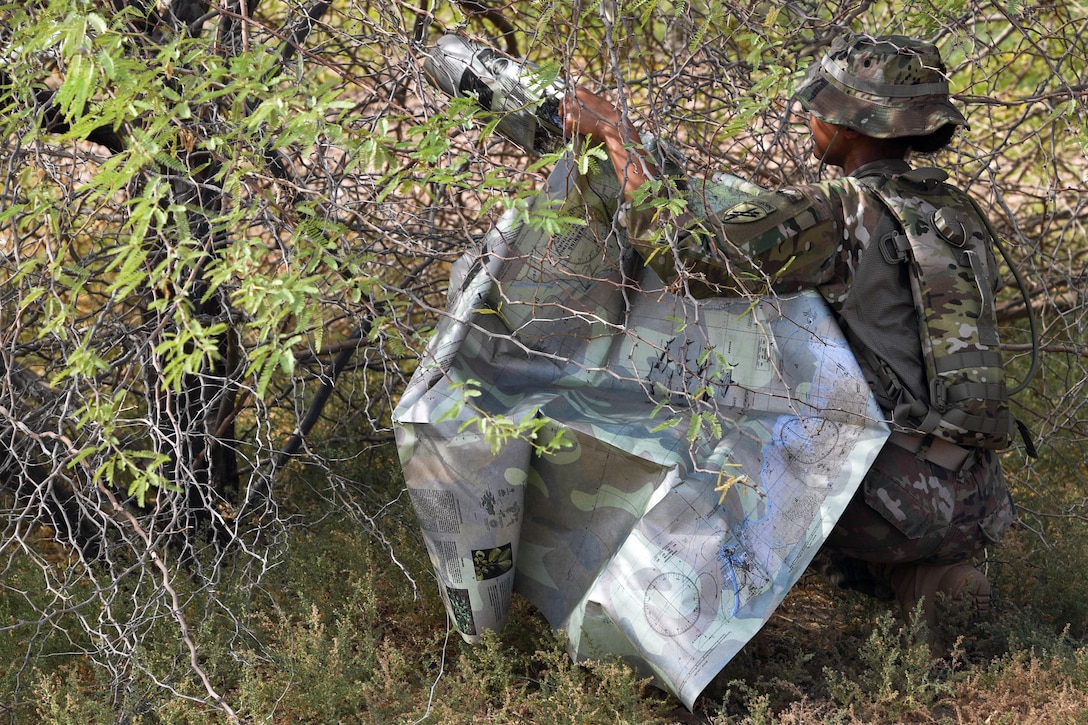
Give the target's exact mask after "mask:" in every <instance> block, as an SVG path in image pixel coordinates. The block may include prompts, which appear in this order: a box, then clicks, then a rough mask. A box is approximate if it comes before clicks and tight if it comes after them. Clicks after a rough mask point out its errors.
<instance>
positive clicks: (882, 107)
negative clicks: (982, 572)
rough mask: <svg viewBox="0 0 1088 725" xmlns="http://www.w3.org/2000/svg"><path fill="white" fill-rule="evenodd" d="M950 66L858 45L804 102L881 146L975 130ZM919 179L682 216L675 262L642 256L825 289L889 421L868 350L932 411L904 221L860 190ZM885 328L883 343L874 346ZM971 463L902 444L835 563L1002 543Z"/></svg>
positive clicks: (985, 462) (1003, 495)
mask: <svg viewBox="0 0 1088 725" xmlns="http://www.w3.org/2000/svg"><path fill="white" fill-rule="evenodd" d="M941 67H942V66H941V65H940V58H939V55H937V51H936V49H935V48H934V47H933V46H932V45H929V44H924V43H919V42H918V41H914V40H910V39H907V38H900V37H887V38H879V39H873V38H870V37H867V36H851V37H849V38H846V39H842V40H840V41H838V42H836V43H835V44H834V45H833V46H832V47H831V49H830V50H829V51H828V53H827V54H826V56H825V57H824V58H823V59H822V61H821V62H819V63H817V64H816V65H815V66H814V67H813V69H812V70H810V72H809V74H808V77H807V78H806V80H805V81H804V83H803V84H802V86H801V87H800V89H799V92H798V97H799V100H800V101H801V103H802V105H803V106H804V107H805V108H806V110H808V111H809V112H810V113H812V114H814V115H816V116H817V117H819V118H821V119H822V120H824V121H826V122H828V123H832V124H835V125H839V126H847V127H850V128H853V129H855V130H858V131H860V132H862V133H864V134H866V135H868V136H871V137H874V138H881V137H884V138H887V137H906V136H924V135H927V134H930V133H932V132H934V131H936V130H937V129H939V128H940V127H942V126H944V125H946V124H955V125H966V121H965V120H964V119H963V116H962V115H960V113H959V112H958V111H956V109H955V108H954V107H953V106H952V105H951V104H950V103H949V100H948V88H947V84H946V83H945V81H944V78H943V76H942V75H941ZM909 170H910V166H909V165H908V164H907V163H906V162H905V161H902V160H899V159H890V160H885V161H879V162H876V163H871V164H868V165H866V166H863V167H861V168H859V169H856V170H855V171H853V173H852V174H851V176H849V177H846V178H843V179H838V180H834V181H825V182H820V183H815V184H810V185H805V186H797V187H789V188H785V189H781V190H778V191H768V192H766V193H764V194H762V195H760V196H757V197H756V198H754V199H752V200H751V201H748V202H742V203H741V204H738V205H736V206H734V207H733V208H731V209H728V210H726V211H725V212H724V213H722V214H720V215H718V216H717V217H715V218H693V217H690V216H689V217H686V218H681V219H678V220H677V222H678V224H676V225H674V226H673V227H672V228H673V229H679V230H680V233H679V234H678V235H677V237H678V238H676V239H673V240H672V245H671V249H673V250H675V251H676V253H675V254H669V253H667V251H666V252H665V253H662V251H664V250H663V249H661V248H659V249H658V251H657V253H656V254H647V253H646V250H643V251H644V256H646V257H647V258H648V259H649V260H650V261H649V263H650V264H651V266H654V267H655V268H656V269H657V270H658V272H659V273H661V274H662V275H663V276H664V277H665V278H666V279H674V278H675V277H676V276H677V275H676V274H675V271H674V269H675V266H677V265H682V266H683V267H684V268H685V269H686V271H687V273H688V274H687V275H685V278H686V279H688V280H689V282H688V284H689V286H691V287H692V288H693V289H696V288H700V289H701V288H703V287H704V286H705V288H706V289H707V290H709V291H710V292H709V293H712V294H718V295H721V294H736V293H742V292H754V293H765V292H766V291H768V290H771V291H774V292H777V293H788V292H794V291H798V290H801V289H806V288H816V289H818V290H819V291H820V292H821V293H822V294H823V296H824V297H825V298H826V299H827V301H828V302H829V304H830V305H831V307H832V309H833V310H834V311H835V313H836V314H837V316H838V318H839V322H840V325H841V326H842V327H843V328H844V330H845V331H846V333H847V335H848V337H849V339H850V340H851V343H852V346H853V347H854V349H855V353H857V357H858V358H859V363H861V365H862V368H863V369H864V370H865V372H866V375H867V377H868V378H869V382H870V385H871V387H872V388H873V390H874V393H875V394H876V396H877V398H878V401H879V402H880V403H881V405H882V407H883V408H884V409H885V411H886V412H887V413H888V417H889V421H890V420H891V410H892V409H893V408H894V407H895V403H896V401H894V400H891V399H889V397H888V393H887V392H886V391H885V389H884V386H883V385H882V384H881V383H880V382H879V375H878V374H877V372H876V371H875V370H873V369H872V364H871V363H870V362H869V359H870V358H871V356H870V355H869V354H868V353H866V349H868V350H869V351H870V352H871V353H873V354H875V356H876V357H877V358H879V359H882V360H886V361H891V362H893V363H894V364H893V365H892V367H893V368H894V369H895V370H897V371H900V373H901V374H900V376H899V377H900V378H901V380H900V382H901V383H902V385H903V386H904V387H906V388H908V389H910V391H911V392H912V393H913V394H914V396H915V397H916V398H919V399H921V400H924V401H927V402H928V399H929V393H928V386H927V384H926V381H925V372H924V364H923V360H922V351H921V345H920V342H919V334H918V313H917V311H916V308H915V304H914V300H913V296H912V293H911V290H910V282H909V278H908V274H909V272H908V270H907V267H906V265H905V264H894V265H893V264H888V263H887V262H886V261H885V260H884V258H883V256H882V255H881V251H880V249H879V245H878V242H879V241H880V240H881V239H882V238H883V237H885V236H886V235H887V234H888V233H889V232H891V231H893V230H894V229H896V228H897V227H898V222H897V221H896V220H895V218H894V217H893V216H892V215H891V213H890V212H889V211H888V210H887V208H886V207H885V206H884V205H883V203H882V202H881V201H880V198H879V197H878V196H877V195H876V194H875V193H874V192H873V191H871V190H870V189H869V188H867V187H866V186H865V185H864V184H863V183H862V182H861V181H859V180H860V179H863V178H865V177H866V176H869V175H893V176H894V175H899V174H903V173H905V172H907V171H909ZM633 224H636V225H637V222H636V221H635V220H633ZM632 231H633V232H634V233H633V234H632V236H633V237H635V238H644V237H643V236H642V235H640V234H639V233H638V230H632ZM991 257H992V255H991ZM989 268H990V269H995V266H993V265H992V263H991V266H990V267H989ZM704 291H705V290H704ZM874 315H879V319H874ZM873 329H878V330H881V331H882V334H876V335H873V334H868V335H864V334H861V331H863V330H873ZM906 440H907V441H908V442H909V441H910V440H914V439H912V438H911V437H909V436H908V437H907V439H906ZM914 449H917V446H914ZM970 453H973V455H970V456H969V458H968V460H967V462H966V463H965V464H964V465H963V466H962V467H961V470H950V468H947V467H945V466H942V465H939V464H938V463H935V462H932V461H931V460H924V459H923V458H920V457H919V456H917V455H916V454H915V453H914V452H913V450H908V448H907V447H904V446H903V445H895V444H892V443H889V444H888V445H885V447H884V448H883V449H882V451H881V453H880V454H879V456H878V457H877V459H876V461H875V463H874V464H873V466H872V468H871V470H870V472H869V474H868V475H867V477H866V479H865V480H864V482H863V484H862V487H861V489H860V490H859V492H858V494H857V495H856V496H855V498H854V499H853V501H852V502H851V504H850V506H849V507H848V508H847V510H846V511H845V513H844V514H843V516H842V518H841V519H840V521H839V523H838V525H837V526H836V528H835V529H834V531H833V532H832V534H831V536H830V538H829V539H828V542H827V545H826V547H825V549H826V552H827V553H829V554H835V555H837V556H838V557H841V556H846V557H849V558H851V559H854V560H862V561H865V562H874V563H883V564H894V563H905V562H920V563H933V564H937V563H953V562H959V561H963V560H965V559H968V558H970V557H972V556H974V555H975V554H977V553H979V552H980V551H981V550H982V549H983V547H985V546H986V545H988V544H991V543H994V542H996V541H997V540H998V537H999V536H1000V535H1001V534H1002V532H1004V531H1005V529H1007V528H1008V527H1009V525H1010V524H1011V523H1012V521H1013V520H1014V516H1015V514H1014V509H1013V505H1012V501H1011V498H1010V496H1009V493H1008V490H1007V488H1006V485H1005V480H1004V477H1003V475H1002V470H1001V464H1000V461H999V459H998V457H997V455H996V454H995V453H994V452H993V451H991V450H983V449H977V450H973V451H971V452H970ZM861 568H862V569H866V568H868V569H871V568H872V567H861ZM870 584H871V582H870ZM863 586H868V585H863Z"/></svg>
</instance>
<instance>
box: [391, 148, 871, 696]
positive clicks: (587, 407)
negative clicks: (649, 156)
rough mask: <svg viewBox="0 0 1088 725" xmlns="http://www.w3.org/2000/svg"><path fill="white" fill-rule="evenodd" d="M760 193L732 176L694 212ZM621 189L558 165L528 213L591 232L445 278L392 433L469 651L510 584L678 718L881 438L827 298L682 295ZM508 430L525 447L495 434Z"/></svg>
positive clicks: (518, 230)
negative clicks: (442, 302) (632, 222)
mask: <svg viewBox="0 0 1088 725" xmlns="http://www.w3.org/2000/svg"><path fill="white" fill-rule="evenodd" d="M693 183H694V182H693ZM700 183H702V182H700ZM755 191H758V190H757V189H756V188H755V187H751V186H750V185H746V184H745V183H743V182H741V181H739V180H737V179H735V178H732V177H725V176H722V177H719V178H718V179H716V180H715V181H714V182H708V183H706V184H705V185H702V186H700V187H699V189H698V193H694V194H692V199H691V201H690V203H691V204H692V206H693V207H698V206H699V205H700V204H703V205H705V206H706V207H711V208H713V209H715V210H721V209H726V208H728V207H730V206H732V205H733V204H736V203H738V202H739V201H740V200H743V199H744V198H745V197H746V196H747V195H748V194H751V193H754V192H755ZM617 194H618V188H617V184H616V182H615V175H614V172H612V170H611V168H609V167H604V168H602V169H600V170H599V171H598V172H596V173H595V174H593V175H591V176H590V177H589V178H584V177H578V176H577V175H576V174H575V173H574V171H573V169H572V168H571V166H570V165H569V164H560V165H558V166H557V167H556V169H555V170H554V171H553V173H552V174H551V177H550V178H549V182H548V186H547V188H546V189H545V190H544V191H543V192H542V193H541V194H540V196H539V197H538V198H537V199H536V200H535V202H534V203H535V204H548V203H559V204H562V205H563V206H562V209H561V213H562V214H564V215H566V216H574V215H577V216H581V217H583V218H585V219H587V222H588V223H587V225H586V226H584V227H576V228H574V229H573V230H571V231H568V232H565V233H563V234H560V235H554V236H553V235H548V234H544V233H542V232H540V231H538V230H535V229H533V228H531V227H530V226H527V225H525V224H522V223H519V222H518V221H517V219H518V218H519V217H518V216H516V215H515V214H513V213H511V214H510V215H508V216H506V217H504V218H503V219H502V220H501V221H500V223H499V224H498V225H497V226H496V228H495V229H494V230H493V231H492V232H491V233H490V234H489V235H488V237H487V238H486V240H485V245H484V249H483V250H481V251H480V252H478V253H473V254H469V255H466V256H465V257H464V258H462V259H461V260H460V261H459V262H458V263H457V264H456V265H455V267H454V271H453V275H452V277H451V284H450V296H449V301H448V308H447V313H446V315H445V316H443V317H442V318H441V320H440V322H439V324H438V325H437V332H436V334H435V336H434V338H433V339H432V341H431V343H430V345H429V347H428V349H427V351H426V354H425V356H424V359H423V360H422V361H421V364H420V367H419V369H418V371H417V372H416V374H415V376H414V378H413V380H412V382H411V384H410V385H409V387H408V389H407V391H406V392H405V394H404V396H403V398H402V399H401V401H400V403H399V405H398V407H397V409H396V411H395V427H396V432H397V441H398V447H399V453H400V458H401V463H402V465H403V469H404V475H405V479H406V483H407V487H408V490H409V494H410V496H411V499H412V503H413V505H414V507H415V510H416V513H417V518H418V520H419V525H420V528H421V529H422V532H423V535H424V539H425V542H426V545H427V549H428V553H429V555H430V557H431V560H432V562H433V564H434V568H435V574H436V576H437V578H438V582H439V588H440V591H441V594H442V597H443V601H444V602H445V604H446V607H447V609H448V611H449V613H450V616H451V618H452V619H453V621H454V623H455V624H456V627H457V629H458V630H459V631H460V632H461V634H462V636H463V637H464V638H465V639H466V640H468V641H470V642H472V641H477V640H478V638H479V637H480V635H481V634H482V632H484V631H485V630H487V629H494V630H498V629H500V628H501V627H502V626H503V625H504V623H505V621H506V619H507V616H508V611H509V607H510V601H511V597H512V594H513V592H515V591H517V592H519V593H521V594H523V595H524V596H525V597H527V598H528V600H529V601H530V602H532V603H533V604H534V605H535V606H536V607H537V608H538V609H539V610H540V611H541V612H542V613H543V615H544V616H545V617H546V618H547V619H548V621H549V622H550V623H551V625H552V626H553V627H555V628H556V629H559V630H563V631H564V632H565V633H566V635H567V637H568V649H569V651H570V653H571V655H572V656H573V657H574V658H575V659H576V660H582V659H590V658H604V657H618V658H621V659H623V660H624V661H626V662H628V663H629V664H631V665H632V666H634V667H636V668H637V669H638V670H640V671H641V672H643V673H644V674H646V675H649V676H653V677H654V678H655V681H656V683H657V684H658V685H660V686H661V687H663V688H665V689H667V690H669V691H670V692H672V693H674V694H675V695H676V696H677V697H678V698H679V699H680V700H681V701H682V702H684V704H685V705H687V706H688V707H689V708H690V707H692V705H693V703H694V701H695V699H696V697H698V695H699V693H700V692H702V690H703V689H704V688H705V687H706V685H707V684H708V683H709V682H710V680H711V679H712V678H713V677H714V676H715V675H716V674H717V673H718V672H719V671H720V670H721V669H722V668H723V667H724V666H725V665H726V663H728V662H729V660H730V659H731V658H732V657H733V656H734V655H736V653H737V652H738V651H739V650H740V649H741V647H743V646H744V644H745V643H746V642H747V641H748V640H749V639H750V638H751V637H752V636H753V635H754V634H755V633H756V632H757V631H758V630H759V629H760V627H762V626H763V624H764V623H765V622H766V621H767V619H768V618H769V617H770V616H771V614H772V613H773V612H774V610H775V608H776V607H777V606H778V605H779V603H780V602H781V601H782V599H783V597H784V596H785V595H786V593H787V592H788V591H789V589H790V588H791V587H792V586H793V585H794V584H795V583H796V582H797V580H798V578H799V577H800V576H801V574H802V573H803V572H804V570H805V568H806V567H807V566H808V564H809V562H810V560H811V559H812V557H813V555H814V554H815V553H816V551H817V550H818V549H819V547H820V545H821V544H822V543H823V541H824V539H825V538H826V536H827V534H828V533H829V532H830V530H831V528H832V527H833V526H834V524H835V522H836V520H837V519H838V516H839V515H840V513H841V512H842V510H843V508H844V507H845V506H846V504H847V502H848V501H849V500H850V498H851V496H852V495H853V493H854V491H855V490H856V488H857V486H858V484H859V482H860V481H861V479H862V477H863V475H864V474H865V472H866V470H867V469H868V467H869V464H870V463H871V461H872V459H873V458H874V457H875V456H876V453H877V452H878V450H879V449H880V447H881V446H882V445H883V443H884V440H885V439H886V437H887V429H886V427H885V426H884V424H883V423H881V422H880V421H881V417H882V416H881V414H880V411H879V409H878V408H877V405H876V402H875V400H873V398H872V396H871V394H870V392H869V388H868V386H867V385H866V383H865V380H864V378H863V376H862V374H861V372H860V370H859V369H858V367H857V365H856V363H855V361H854V357H853V354H852V353H851V352H850V349H849V348H848V346H847V344H846V341H845V338H844V337H843V335H842V333H841V332H840V331H839V329H838V327H837V326H836V324H835V322H834V320H833V319H832V317H831V314H830V312H829V310H828V308H827V306H826V304H825V303H824V301H823V300H822V298H821V297H820V296H819V295H818V294H816V293H804V294H798V295H794V296H789V297H786V296H777V297H768V298H758V299H724V298H712V299H704V300H694V299H692V298H690V297H687V296H679V295H676V294H673V293H672V291H671V290H669V289H666V288H665V287H664V286H663V285H662V283H661V281H660V279H658V277H657V276H656V274H655V273H654V272H652V271H651V270H649V269H647V268H645V267H643V266H642V265H641V262H640V260H639V259H638V258H637V256H636V255H635V254H634V253H633V252H632V251H631V250H630V248H629V247H628V245H627V243H626V239H625V237H624V234H623V230H622V228H621V227H620V226H619V225H617V224H615V223H614V219H615V199H616V196H617ZM704 208H705V207H704ZM481 420H482V421H486V422H485V423H484V424H482V425H481V424H480V421H481ZM518 424H525V425H526V426H531V427H530V428H529V430H531V431H532V438H531V439H530V436H528V435H522V436H515V437H501V436H499V437H495V436H492V437H490V438H489V437H488V435H487V431H488V430H491V431H496V430H501V429H503V427H504V426H505V427H506V428H507V429H509V427H510V426H513V425H518ZM553 443H554V444H556V445H554V446H549V444H553ZM559 444H561V445H559Z"/></svg>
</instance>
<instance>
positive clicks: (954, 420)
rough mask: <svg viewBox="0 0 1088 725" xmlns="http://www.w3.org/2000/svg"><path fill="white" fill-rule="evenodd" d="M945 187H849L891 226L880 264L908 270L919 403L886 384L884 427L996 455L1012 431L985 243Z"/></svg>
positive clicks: (968, 209)
mask: <svg viewBox="0 0 1088 725" xmlns="http://www.w3.org/2000/svg"><path fill="white" fill-rule="evenodd" d="M947 178H948V177H947V174H945V173H944V172H943V171H939V170H937V169H918V170H914V171H911V172H908V173H906V174H903V175H900V176H869V177H863V178H860V179H858V182H859V183H861V184H862V185H863V186H864V187H865V188H867V189H870V190H871V191H873V192H875V194H876V195H877V196H878V197H879V198H880V199H881V201H883V203H884V205H885V206H886V207H887V208H888V210H889V211H890V212H891V214H892V216H894V217H895V219H896V220H898V222H899V224H898V226H899V229H898V230H896V231H894V232H892V233H891V234H888V235H886V236H885V237H883V238H882V239H880V240H878V243H879V245H880V252H881V254H882V255H883V256H884V259H885V261H886V262H888V263H889V264H895V265H898V264H906V265H908V269H909V271H910V274H909V275H908V276H909V278H910V282H911V291H912V293H913V297H914V304H915V307H916V309H917V312H918V333H919V337H920V341H921V345H922V360H923V364H924V366H925V379H926V381H927V383H928V389H929V402H928V404H927V403H926V401H923V400H919V399H917V398H916V397H915V396H913V395H911V394H910V393H909V391H908V390H907V388H906V387H905V386H902V385H897V384H896V381H895V380H894V375H888V376H887V377H888V379H887V380H886V381H885V384H886V387H887V388H888V391H887V392H888V396H889V397H890V398H891V399H893V400H896V401H897V403H896V405H895V407H894V408H893V410H892V420H893V422H894V423H895V425H896V426H899V427H902V428H904V429H907V430H913V431H919V432H922V433H925V434H932V435H934V436H937V437H939V438H943V439H945V440H948V441H951V442H952V443H956V444H958V445H962V446H969V447H980V448H992V449H1001V448H1005V447H1006V446H1008V445H1009V443H1010V440H1011V437H1012V433H1013V431H1014V430H1015V428H1016V423H1015V420H1014V418H1013V416H1012V413H1011V411H1010V409H1009V395H1008V390H1007V388H1006V383H1005V371H1004V366H1003V364H1002V358H1001V351H1000V346H999V342H998V336H997V320H996V317H995V311H994V300H993V289H994V281H995V280H996V278H997V270H996V262H995V260H994V257H993V253H992V251H991V249H990V240H991V236H990V232H989V228H988V225H987V224H986V223H985V221H984V220H983V219H982V218H981V212H980V211H979V210H978V209H977V207H976V206H975V204H974V203H973V202H972V201H971V199H970V198H969V197H968V196H967V195H966V194H965V193H963V192H962V191H959V190H958V189H955V188H954V187H951V186H949V185H948V184H945V183H944V181H945V179H947ZM872 332H873V331H870V334H871V333H872ZM883 334H887V333H886V332H884V333H883ZM871 362H872V361H871ZM886 367H887V366H885V368H886ZM885 372H890V371H887V370H886V371H885Z"/></svg>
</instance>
